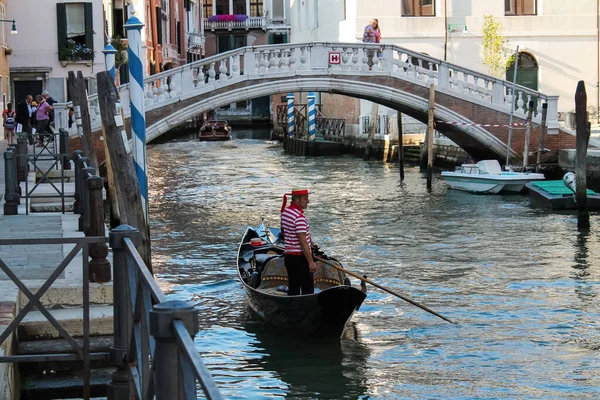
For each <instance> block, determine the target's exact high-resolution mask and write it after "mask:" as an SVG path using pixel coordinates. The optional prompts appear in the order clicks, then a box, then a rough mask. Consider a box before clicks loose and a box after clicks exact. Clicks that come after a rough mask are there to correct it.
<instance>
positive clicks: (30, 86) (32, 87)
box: [14, 81, 42, 104]
mask: <svg viewBox="0 0 600 400" xmlns="http://www.w3.org/2000/svg"><path fill="white" fill-rule="evenodd" d="M14 84H15V98H14V100H15V103H16V104H19V103H21V102H23V101H25V97H27V95H32V96H33V98H34V99H35V96H36V95H38V94H41V93H42V81H14Z"/></svg>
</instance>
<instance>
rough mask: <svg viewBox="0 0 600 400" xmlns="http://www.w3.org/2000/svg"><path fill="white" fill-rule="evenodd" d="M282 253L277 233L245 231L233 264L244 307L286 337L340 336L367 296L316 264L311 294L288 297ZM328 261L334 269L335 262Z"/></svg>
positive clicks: (343, 276)
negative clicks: (235, 265) (236, 272)
mask: <svg viewBox="0 0 600 400" xmlns="http://www.w3.org/2000/svg"><path fill="white" fill-rule="evenodd" d="M283 253H284V246H283V243H282V242H281V240H280V238H279V229H276V228H267V227H266V226H265V225H264V224H261V225H260V226H258V227H249V228H247V229H246V232H245V233H244V236H243V238H242V242H241V244H240V247H239V251H238V261H237V263H238V277H239V279H240V281H241V282H242V286H243V287H244V290H245V291H246V299H247V302H248V306H249V307H250V308H251V309H252V310H253V311H254V312H255V313H256V314H257V315H258V316H259V317H260V318H261V319H262V320H264V321H265V322H267V323H268V324H271V325H274V326H277V327H278V328H280V329H282V330H284V331H287V332H292V333H294V334H299V335H319V336H341V334H342V332H343V330H344V327H345V326H346V323H347V322H348V321H349V320H350V318H352V315H353V314H354V312H355V311H356V310H358V308H359V307H360V305H361V304H362V302H363V301H364V299H365V298H366V297H367V295H366V287H365V286H364V285H363V286H362V289H361V290H359V289H357V288H355V287H352V286H351V285H350V280H349V279H348V278H347V277H346V274H344V273H343V272H341V271H339V270H337V269H335V268H333V267H331V266H329V265H326V264H324V263H322V262H319V261H318V262H317V263H316V264H317V272H315V273H314V281H315V293H314V294H309V295H301V296H288V295H287V293H286V291H285V289H286V287H287V271H286V269H285V264H284V258H283ZM319 256H320V257H321V258H327V256H325V255H323V254H319ZM329 261H330V262H331V261H332V262H335V263H336V264H339V262H338V261H337V260H334V259H329ZM339 266H341V264H339Z"/></svg>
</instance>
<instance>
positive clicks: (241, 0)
mask: <svg viewBox="0 0 600 400" xmlns="http://www.w3.org/2000/svg"><path fill="white" fill-rule="evenodd" d="M232 14H242V15H248V12H247V11H246V0H233V13H232Z"/></svg>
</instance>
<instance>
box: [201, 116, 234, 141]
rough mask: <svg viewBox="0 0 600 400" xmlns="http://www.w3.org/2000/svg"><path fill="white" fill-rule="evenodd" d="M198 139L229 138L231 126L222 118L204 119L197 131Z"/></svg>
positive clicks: (214, 139)
mask: <svg viewBox="0 0 600 400" xmlns="http://www.w3.org/2000/svg"><path fill="white" fill-rule="evenodd" d="M198 140H201V141H216V140H231V126H229V124H228V123H227V121H223V120H209V121H206V122H205V123H204V124H203V125H202V126H201V127H200V131H199V132H198Z"/></svg>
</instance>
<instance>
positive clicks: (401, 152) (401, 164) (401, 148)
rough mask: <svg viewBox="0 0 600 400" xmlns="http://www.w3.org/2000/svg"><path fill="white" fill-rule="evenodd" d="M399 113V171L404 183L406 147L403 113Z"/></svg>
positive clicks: (401, 180)
mask: <svg viewBox="0 0 600 400" xmlns="http://www.w3.org/2000/svg"><path fill="white" fill-rule="evenodd" d="M397 111H398V118H397V119H398V169H400V182H404V145H403V143H402V142H403V141H404V139H403V132H402V129H403V128H402V113H401V112H400V110H397Z"/></svg>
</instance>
